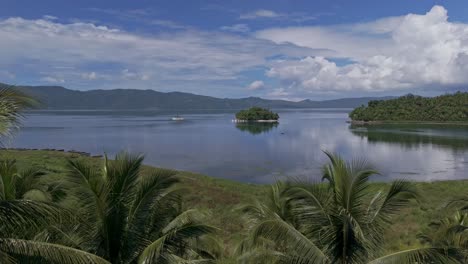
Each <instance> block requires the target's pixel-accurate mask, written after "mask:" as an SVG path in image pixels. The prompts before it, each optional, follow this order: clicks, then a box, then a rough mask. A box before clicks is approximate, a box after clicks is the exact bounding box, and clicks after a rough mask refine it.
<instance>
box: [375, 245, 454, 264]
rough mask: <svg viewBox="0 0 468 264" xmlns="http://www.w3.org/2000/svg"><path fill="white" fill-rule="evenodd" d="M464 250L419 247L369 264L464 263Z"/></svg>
mask: <svg viewBox="0 0 468 264" xmlns="http://www.w3.org/2000/svg"><path fill="white" fill-rule="evenodd" d="M461 259H463V254H462V252H461V251H460V250H459V249H457V248H447V249H441V248H417V249H410V250H404V251H399V252H396V253H393V254H389V255H386V256H383V257H380V258H378V259H375V260H373V261H371V262H369V263H368V264H415V263H444V264H452V263H453V264H457V263H462V262H461Z"/></svg>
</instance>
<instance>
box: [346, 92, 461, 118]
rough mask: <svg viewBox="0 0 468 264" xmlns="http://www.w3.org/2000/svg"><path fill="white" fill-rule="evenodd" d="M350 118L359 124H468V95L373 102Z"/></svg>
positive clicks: (458, 93) (407, 97) (355, 110)
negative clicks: (426, 122)
mask: <svg viewBox="0 0 468 264" xmlns="http://www.w3.org/2000/svg"><path fill="white" fill-rule="evenodd" d="M349 117H350V118H351V119H352V120H355V121H433V122H446V121H456V122H463V121H465V122H466V121H468V92H457V93H454V94H446V95H441V96H437V97H422V96H416V95H412V94H408V95H405V96H402V97H399V98H397V99H392V100H386V101H370V102H369V104H368V106H360V107H358V108H356V109H354V110H353V111H352V112H351V113H350V114H349Z"/></svg>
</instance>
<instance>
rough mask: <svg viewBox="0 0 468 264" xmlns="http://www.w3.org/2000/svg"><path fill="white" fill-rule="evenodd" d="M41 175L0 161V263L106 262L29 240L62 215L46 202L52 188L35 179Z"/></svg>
mask: <svg viewBox="0 0 468 264" xmlns="http://www.w3.org/2000/svg"><path fill="white" fill-rule="evenodd" d="M41 175H43V174H42V173H41V172H40V171H38V170H35V169H28V170H25V171H23V172H20V173H18V171H17V169H16V165H15V162H14V161H13V160H6V161H1V162H0V223H1V224H0V263H17V262H28V263H29V262H31V261H33V260H34V261H33V262H32V263H45V262H46V263H77V264H81V263H107V262H106V261H105V260H104V259H102V258H100V257H98V256H94V255H92V254H89V253H87V252H84V251H81V250H77V249H74V248H67V247H63V246H60V245H56V244H51V243H44V242H40V241H33V240H30V238H31V237H30V236H31V234H35V233H39V232H40V231H41V230H42V229H43V228H44V227H47V226H48V225H49V224H50V223H51V222H56V221H57V220H58V219H59V218H61V217H59V216H61V215H63V211H62V210H63V209H61V208H59V207H58V206H56V205H55V204H52V203H50V202H52V201H53V200H54V197H55V198H57V196H56V195H54V194H53V193H54V192H55V191H50V189H49V188H46V187H44V186H42V185H41V184H39V183H38V182H37V178H38V177H40V176H41ZM38 194H40V195H38ZM33 196H34V197H39V200H31V199H30V197H33ZM59 196H60V195H59Z"/></svg>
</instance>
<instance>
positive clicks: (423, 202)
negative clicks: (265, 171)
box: [0, 150, 468, 263]
mask: <svg viewBox="0 0 468 264" xmlns="http://www.w3.org/2000/svg"><path fill="white" fill-rule="evenodd" d="M5 158H12V159H16V160H17V162H18V166H19V167H20V168H24V167H30V166H34V167H38V168H41V169H42V170H44V171H45V172H47V176H46V177H47V178H46V179H45V180H48V181H49V180H52V181H60V180H61V179H62V178H63V176H64V175H65V174H66V161H67V159H85V160H87V161H89V162H91V163H93V164H95V165H96V166H99V165H100V164H102V163H101V162H102V159H101V158H97V157H87V156H84V155H81V154H78V153H68V152H60V151H43V150H25V151H19V150H2V151H0V159H5ZM150 169H153V168H152V167H150V166H145V170H150ZM180 177H181V179H182V185H183V186H184V187H185V188H186V190H187V194H186V197H185V205H186V207H187V208H197V209H200V210H203V211H206V212H207V213H208V214H209V217H207V220H206V221H207V223H209V224H212V225H214V226H216V227H218V228H219V229H220V238H221V241H222V242H223V244H224V246H225V256H226V258H227V260H226V263H235V262H234V260H229V256H231V255H232V253H233V251H234V250H235V247H236V245H237V243H238V242H239V241H240V240H241V239H242V238H243V237H245V236H246V235H247V228H246V226H245V223H244V221H243V219H242V216H241V215H240V214H239V213H238V212H237V211H236V210H235V209H236V208H237V207H238V206H239V205H241V204H244V203H248V202H250V201H252V200H254V199H264V196H265V193H266V191H267V190H268V185H255V184H246V183H240V182H235V181H230V180H224V179H219V178H213V177H209V176H205V175H201V174H196V173H190V172H180ZM415 184H416V185H417V187H418V190H419V192H420V195H421V198H420V199H419V202H414V203H413V204H412V206H411V207H410V208H408V209H406V210H405V211H403V212H402V213H401V214H399V215H398V216H397V217H396V218H395V221H394V224H393V225H392V227H391V228H389V229H388V230H387V232H386V234H385V238H386V245H385V250H386V251H387V253H388V252H393V251H396V250H403V249H409V248H414V247H416V246H418V245H420V244H419V242H418V240H417V237H416V236H417V234H419V233H421V232H423V231H427V230H428V225H429V224H430V223H431V222H432V221H436V220H438V219H440V218H443V217H444V216H446V215H448V214H451V213H452V212H451V209H450V208H447V206H446V205H447V201H449V200H451V199H454V198H457V197H461V196H463V195H468V181H438V182H418V183H415ZM387 187H388V184H386V183H373V184H372V188H374V189H375V191H378V190H381V189H385V188H387Z"/></svg>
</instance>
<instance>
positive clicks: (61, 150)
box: [0, 148, 468, 186]
mask: <svg viewBox="0 0 468 264" xmlns="http://www.w3.org/2000/svg"><path fill="white" fill-rule="evenodd" d="M5 151H6V152H7V151H16V152H30V153H38V152H52V153H54V152H55V153H57V154H62V155H64V154H75V155H79V156H82V157H85V158H98V159H101V158H103V157H104V155H92V154H91V153H88V152H84V151H78V150H73V149H71V150H65V149H54V148H43V149H41V148H0V154H1V152H5ZM144 166H147V167H151V168H155V169H158V168H160V167H156V166H154V165H150V164H144ZM167 169H172V168H167ZM177 171H179V172H181V173H188V174H193V175H199V176H201V177H207V178H209V179H211V180H215V181H226V182H231V183H233V184H241V185H250V186H269V185H271V184H273V183H251V182H242V181H237V180H233V179H225V178H222V177H216V176H212V175H207V174H203V173H199V172H193V171H186V170H177ZM402 179H403V178H402ZM392 181H393V180H392ZM392 181H371V184H375V185H381V184H383V185H388V184H390V183H391V182H392ZM408 181H410V182H412V183H415V184H437V183H444V182H449V183H450V182H468V178H467V179H441V180H430V181H415V180H408Z"/></svg>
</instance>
